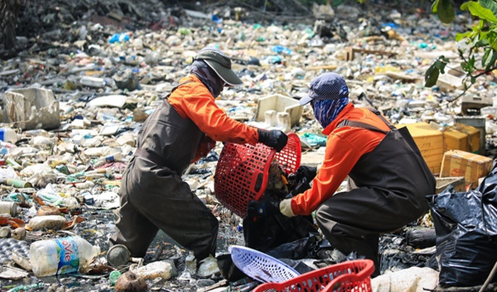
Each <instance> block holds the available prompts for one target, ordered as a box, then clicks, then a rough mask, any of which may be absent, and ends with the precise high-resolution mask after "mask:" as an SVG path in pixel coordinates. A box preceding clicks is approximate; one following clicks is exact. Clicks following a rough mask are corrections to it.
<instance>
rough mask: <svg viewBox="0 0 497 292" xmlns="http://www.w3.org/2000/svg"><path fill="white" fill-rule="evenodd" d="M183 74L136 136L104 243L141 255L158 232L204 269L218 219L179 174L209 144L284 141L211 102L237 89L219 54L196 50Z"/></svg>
mask: <svg viewBox="0 0 497 292" xmlns="http://www.w3.org/2000/svg"><path fill="white" fill-rule="evenodd" d="M190 73H191V74H190V75H189V76H187V77H185V78H183V79H181V81H180V83H179V85H178V86H176V87H175V88H174V89H173V90H172V92H171V93H170V94H169V95H168V97H167V98H166V100H164V101H163V102H162V103H161V104H160V105H159V106H158V108H157V109H156V110H155V111H154V112H153V114H151V115H150V116H149V117H148V118H147V120H146V121H145V122H144V123H143V126H142V127H141V129H140V131H139V133H138V143H137V150H136V152H135V155H134V157H133V159H132V160H131V161H130V163H129V164H128V165H127V168H126V171H125V172H124V174H123V177H122V182H121V190H120V196H121V207H120V209H119V213H118V215H119V218H118V220H117V222H116V232H115V233H114V234H113V235H112V237H111V239H110V241H111V243H112V245H113V247H115V246H118V245H119V246H121V247H122V246H125V247H126V248H127V249H128V250H129V253H130V255H131V256H134V257H143V256H144V255H145V253H146V251H147V249H148V247H149V245H150V243H151V242H152V240H153V239H154V238H155V236H156V234H157V232H158V230H159V229H160V230H162V231H164V233H166V234H167V235H168V236H170V237H171V238H172V239H173V240H175V241H176V242H178V243H179V244H181V245H182V246H183V247H185V248H187V249H189V250H192V251H193V253H194V255H195V258H196V260H197V263H199V264H204V263H205V265H209V264H211V263H209V262H210V261H212V260H215V258H214V257H213V256H215V251H216V239H217V232H218V221H217V219H216V218H215V216H214V215H213V214H212V213H211V211H210V210H209V209H208V208H207V207H206V206H205V204H204V203H203V202H202V201H201V200H200V199H199V198H198V197H197V196H196V195H195V194H194V193H192V192H191V190H190V186H189V185H188V184H187V183H186V182H184V181H182V179H181V175H182V173H183V171H184V170H185V169H186V168H187V167H188V165H189V164H191V163H193V162H195V161H196V160H198V159H199V158H201V157H202V156H205V155H207V154H208V153H209V152H210V150H211V149H212V148H213V147H214V145H215V141H223V142H233V143H240V144H243V143H248V144H252V145H254V144H256V143H257V142H261V143H264V144H265V145H267V146H270V147H274V148H276V150H278V151H280V150H281V149H282V148H283V147H284V146H285V145H286V143H287V136H286V134H285V133H283V132H282V131H279V130H271V131H266V130H261V129H257V128H253V127H250V126H248V125H246V124H244V123H241V122H238V121H236V120H233V119H231V118H229V117H228V116H227V114H226V113H225V112H224V111H223V110H222V109H220V108H219V107H218V106H217V105H216V103H215V98H216V97H217V96H219V94H220V93H221V91H222V90H223V88H224V87H225V86H236V85H240V84H242V81H241V80H240V79H239V78H238V77H237V75H236V74H235V73H234V72H233V71H232V70H231V60H230V58H229V57H227V56H226V55H225V54H224V53H223V52H221V51H220V50H218V49H216V48H214V47H206V48H204V49H202V50H200V51H199V52H198V54H197V55H196V57H195V59H194V62H193V63H192V65H191V70H190ZM113 247H112V248H113ZM110 252H111V250H109V253H110ZM200 276H202V275H200ZM203 276H206V277H208V276H210V275H203Z"/></svg>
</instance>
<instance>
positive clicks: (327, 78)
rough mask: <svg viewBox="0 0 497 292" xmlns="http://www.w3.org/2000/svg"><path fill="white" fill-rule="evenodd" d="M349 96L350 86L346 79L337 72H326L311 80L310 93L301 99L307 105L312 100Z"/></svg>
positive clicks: (301, 102) (302, 103)
mask: <svg viewBox="0 0 497 292" xmlns="http://www.w3.org/2000/svg"><path fill="white" fill-rule="evenodd" d="M347 96H349V88H348V87H347V83H345V79H343V77H342V76H340V75H339V74H336V73H331V72H330V73H324V74H321V75H319V76H318V77H316V78H315V79H314V80H312V81H311V84H310V85H309V93H308V94H307V95H306V96H304V97H303V98H301V99H300V101H299V102H300V104H301V105H305V104H308V103H309V102H311V101H312V100H326V99H328V100H333V99H340V98H343V97H347Z"/></svg>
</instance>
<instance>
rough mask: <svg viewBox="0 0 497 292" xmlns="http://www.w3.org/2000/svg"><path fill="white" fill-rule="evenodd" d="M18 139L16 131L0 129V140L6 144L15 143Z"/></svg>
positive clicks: (5, 128)
mask: <svg viewBox="0 0 497 292" xmlns="http://www.w3.org/2000/svg"><path fill="white" fill-rule="evenodd" d="M18 139H19V137H18V136H17V133H16V131H14V130H13V129H11V128H7V127H4V128H0V140H2V141H4V142H8V143H15V142H17V140H18Z"/></svg>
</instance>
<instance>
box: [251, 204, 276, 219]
mask: <svg viewBox="0 0 497 292" xmlns="http://www.w3.org/2000/svg"><path fill="white" fill-rule="evenodd" d="M279 212H280V202H277V201H273V200H261V201H250V202H249V204H248V207H247V218H248V219H250V220H256V219H257V218H261V217H270V216H274V215H276V214H278V213H279Z"/></svg>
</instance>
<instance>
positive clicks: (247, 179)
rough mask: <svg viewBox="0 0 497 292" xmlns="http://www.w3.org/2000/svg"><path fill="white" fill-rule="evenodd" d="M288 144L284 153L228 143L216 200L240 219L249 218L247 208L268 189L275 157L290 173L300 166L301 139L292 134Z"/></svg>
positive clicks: (219, 169)
mask: <svg viewBox="0 0 497 292" xmlns="http://www.w3.org/2000/svg"><path fill="white" fill-rule="evenodd" d="M287 135H288V143H287V145H286V146H285V148H283V149H282V150H281V151H280V152H276V150H275V149H274V148H271V147H268V146H266V145H264V144H262V143H257V144H256V145H255V146H253V145H249V144H245V145H241V144H235V143H225V145H224V147H223V150H222V151H221V155H220V157H219V161H218V163H217V166H216V174H215V176H214V192H215V193H216V198H217V199H218V200H219V202H221V203H222V204H223V205H224V206H225V207H226V208H228V209H230V210H231V211H232V212H234V213H235V214H237V215H238V216H240V217H242V218H245V217H246V216H247V205H248V203H249V202H250V201H252V200H256V201H257V200H259V199H260V198H261V196H262V194H263V193H264V191H265V190H266V186H267V181H268V173H269V167H270V165H271V161H273V158H274V159H276V160H278V163H279V164H280V165H281V167H283V169H284V170H285V171H286V172H287V173H288V174H290V173H294V172H296V171H297V168H299V166H300V156H301V145H300V138H299V137H298V136H297V134H295V133H289V134H287Z"/></svg>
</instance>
